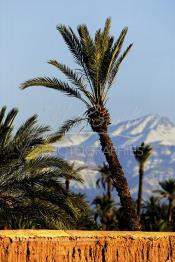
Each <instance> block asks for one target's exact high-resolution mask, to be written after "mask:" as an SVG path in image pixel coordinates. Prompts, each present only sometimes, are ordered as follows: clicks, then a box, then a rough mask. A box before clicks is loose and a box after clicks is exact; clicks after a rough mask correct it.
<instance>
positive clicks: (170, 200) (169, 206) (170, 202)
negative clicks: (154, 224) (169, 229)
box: [168, 199, 173, 223]
mask: <svg viewBox="0 0 175 262" xmlns="http://www.w3.org/2000/svg"><path fill="white" fill-rule="evenodd" d="M172 210H173V208H172V199H169V205H168V223H171V222H172Z"/></svg>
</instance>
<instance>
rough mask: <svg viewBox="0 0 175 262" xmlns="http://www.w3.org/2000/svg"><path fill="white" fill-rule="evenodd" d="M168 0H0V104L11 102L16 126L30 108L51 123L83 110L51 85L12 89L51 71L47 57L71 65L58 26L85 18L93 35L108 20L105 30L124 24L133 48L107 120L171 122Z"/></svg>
mask: <svg viewBox="0 0 175 262" xmlns="http://www.w3.org/2000/svg"><path fill="white" fill-rule="evenodd" d="M174 12H175V1H174V0H146V1H143V0H123V1H119V0H108V1H104V0H93V1H92V0H88V1H82V0H81V1H80V0H75V1H71V0H69V1H68V0H59V1H58V0H50V1H46V0H30V1H24V0H15V1H14V0H1V1H0V106H2V105H7V106H8V108H9V109H10V108H11V107H14V106H15V107H18V108H19V110H20V114H19V119H18V121H19V123H21V122H22V121H24V120H25V119H26V118H27V117H29V116H31V115H32V114H34V113H37V114H38V115H39V119H40V122H41V123H48V124H50V125H52V127H53V128H55V127H57V126H59V124H60V123H61V122H62V121H63V120H65V119H67V118H69V117H71V116H76V115H77V114H79V113H81V112H83V111H84V108H83V107H82V106H81V103H79V101H78V100H75V99H72V98H68V97H66V96H64V95H62V94H60V93H58V92H56V91H54V90H47V89H44V88H43V89H42V88H30V89H28V90H25V91H21V90H20V89H19V84H20V83H21V82H23V81H25V80H27V79H30V78H32V77H36V76H44V75H45V76H57V77H58V78H61V77H62V75H61V74H60V73H58V72H57V71H56V70H55V69H54V68H53V67H52V66H51V65H49V64H47V63H46V62H47V61H48V60H49V59H57V60H59V61H61V62H63V63H66V64H69V65H71V66H73V63H72V58H71V56H70V55H69V52H68V51H67V48H66V47H65V44H64V42H63V40H62V39H61V37H60V36H59V34H58V32H57V31H56V25H57V24H60V23H62V24H66V25H71V27H73V28H74V29H76V27H77V25H78V24H81V23H86V24H87V25H88V27H89V28H90V31H91V32H92V33H94V32H95V30H96V29H97V28H99V27H101V26H103V25H104V22H105V19H106V17H108V16H111V18H112V30H111V32H112V34H113V35H115V36H116V37H117V36H118V34H119V32H120V31H121V29H122V28H123V27H124V26H125V25H127V26H128V27H129V32H128V34H127V41H126V43H125V46H126V45H127V44H128V43H130V42H134V47H133V49H132V51H131V52H130V54H129V56H128V57H127V59H126V61H125V62H124V63H123V65H122V66H121V69H120V72H119V76H118V79H117V83H116V85H115V86H114V87H113V89H112V90H111V95H110V99H109V102H108V106H109V109H110V112H111V115H112V119H113V122H117V121H119V120H125V119H132V118H135V117H139V116H143V115H145V114H149V113H158V114H160V115H164V116H168V117H169V118H170V119H171V120H172V121H174V122H175V15H174Z"/></svg>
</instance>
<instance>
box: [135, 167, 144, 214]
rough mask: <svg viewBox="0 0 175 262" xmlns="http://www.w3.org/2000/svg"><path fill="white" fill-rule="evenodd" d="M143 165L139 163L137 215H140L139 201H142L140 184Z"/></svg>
mask: <svg viewBox="0 0 175 262" xmlns="http://www.w3.org/2000/svg"><path fill="white" fill-rule="evenodd" d="M143 174H144V171H143V165H142V164H140V167H139V190H138V198H137V215H138V216H140V210H141V202H142V185H143Z"/></svg>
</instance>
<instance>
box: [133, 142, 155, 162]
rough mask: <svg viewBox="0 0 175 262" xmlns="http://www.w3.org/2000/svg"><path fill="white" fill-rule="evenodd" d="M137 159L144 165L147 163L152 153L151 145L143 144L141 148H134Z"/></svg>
mask: <svg viewBox="0 0 175 262" xmlns="http://www.w3.org/2000/svg"><path fill="white" fill-rule="evenodd" d="M133 153H134V156H135V159H136V160H137V161H138V162H139V163H140V164H142V165H144V163H145V162H146V161H147V159H148V158H149V157H150V155H151V153H152V146H151V145H149V144H147V145H146V144H145V143H144V142H143V143H141V145H140V146H138V147H134V148H133Z"/></svg>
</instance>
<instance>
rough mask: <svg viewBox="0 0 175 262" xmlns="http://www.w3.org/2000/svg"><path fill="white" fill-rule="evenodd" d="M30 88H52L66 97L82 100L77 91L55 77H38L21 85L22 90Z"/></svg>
mask: <svg viewBox="0 0 175 262" xmlns="http://www.w3.org/2000/svg"><path fill="white" fill-rule="evenodd" d="M30 86H42V87H48V88H52V89H55V90H58V91H61V92H63V93H64V94H66V95H68V96H72V97H76V98H78V99H80V100H82V97H81V95H80V93H79V91H78V90H77V89H75V88H73V87H71V86H70V85H69V84H68V83H65V82H62V81H59V80H58V79H57V78H55V77H54V78H50V77H38V78H34V79H31V80H28V81H26V82H24V83H22V84H21V88H22V89H25V88H27V87H30Z"/></svg>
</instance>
